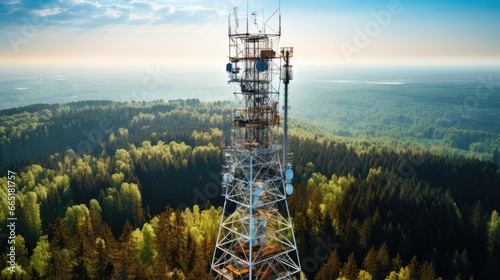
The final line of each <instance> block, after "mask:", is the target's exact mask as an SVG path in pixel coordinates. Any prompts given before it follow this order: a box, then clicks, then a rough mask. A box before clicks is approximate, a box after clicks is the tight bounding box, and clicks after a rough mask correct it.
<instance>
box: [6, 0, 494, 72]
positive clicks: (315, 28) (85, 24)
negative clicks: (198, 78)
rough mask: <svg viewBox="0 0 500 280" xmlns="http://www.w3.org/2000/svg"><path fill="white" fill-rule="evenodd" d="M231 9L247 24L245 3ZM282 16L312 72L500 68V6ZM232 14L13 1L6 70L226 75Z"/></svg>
mask: <svg viewBox="0 0 500 280" xmlns="http://www.w3.org/2000/svg"><path fill="white" fill-rule="evenodd" d="M231 3H232V4H234V5H238V6H240V10H239V11H240V13H241V17H244V16H245V13H244V12H242V11H244V10H245V9H246V1H242V0H232V1H231ZM277 4H278V1H264V0H256V1H250V6H251V7H250V9H251V10H252V11H253V10H254V9H255V10H256V11H257V12H258V14H260V13H261V11H264V13H265V14H266V13H268V11H273V10H274V9H275V8H274V7H276V6H277ZM281 8H282V17H283V36H282V39H281V43H282V45H283V46H284V45H287V46H294V47H295V49H296V51H295V53H296V59H297V61H299V62H301V63H304V64H307V63H310V64H367V63H370V64H373V63H375V64H383V63H389V64H390V63H396V64H419V63H433V64H439V63H445V64H446V63H457V64H460V63H464V64H465V63H468V64H470V63H473V64H474V63H475V64H486V63H490V64H494V63H497V64H500V36H499V35H498V34H499V33H498V32H499V31H498V30H500V1H498V0H495V1H493V0H476V1H473V0H468V1H451V0H443V1H438V0H435V1H426V0H413V1H412V0H383V1H380V0H329V1H324V0H310V1H296V0H293V1H292V0H289V1H287V0H281ZM228 10H229V6H228V1H227V0H223V1H219V0H213V1H208V0H183V1H180V0H163V1H161V0H151V1H150V0H139V1H135V0H127V1H126V0H122V1H100V0H60V1H43V0H41V1H25V0H6V1H2V2H1V3H0V65H9V66H10V65H23V66H30V65H38V66H52V65H80V64H88V65H89V66H91V65H115V64H116V65H127V64H134V63H138V64H141V63H142V64H143V63H145V62H146V63H148V62H151V61H156V62H158V61H161V62H162V63H165V64H167V65H176V66H178V65H185V66H186V67H188V68H192V67H197V68H204V67H208V68H210V67H219V66H218V65H220V64H223V63H224V62H225V59H226V56H227V14H228ZM243 20H244V19H243ZM198 70H199V69H198Z"/></svg>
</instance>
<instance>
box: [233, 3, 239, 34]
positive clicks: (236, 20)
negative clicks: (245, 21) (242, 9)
mask: <svg viewBox="0 0 500 280" xmlns="http://www.w3.org/2000/svg"><path fill="white" fill-rule="evenodd" d="M233 17H234V23H235V24H236V26H235V27H234V32H235V33H236V34H238V27H240V20H239V19H238V7H234V9H233Z"/></svg>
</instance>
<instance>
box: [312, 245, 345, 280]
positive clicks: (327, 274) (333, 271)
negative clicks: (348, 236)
mask: <svg viewBox="0 0 500 280" xmlns="http://www.w3.org/2000/svg"><path fill="white" fill-rule="evenodd" d="M341 267H342V263H341V262H340V259H339V254H338V253H337V249H335V250H334V251H333V252H332V253H331V254H330V257H329V258H328V261H327V262H326V263H325V264H324V265H323V266H322V267H321V269H320V270H319V272H318V273H317V274H316V277H315V278H314V279H315V280H329V279H337V278H338V277H339V275H340V270H341Z"/></svg>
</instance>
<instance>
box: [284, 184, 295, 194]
mask: <svg viewBox="0 0 500 280" xmlns="http://www.w3.org/2000/svg"><path fill="white" fill-rule="evenodd" d="M292 193H293V186H292V184H286V194H288V195H291V194H292Z"/></svg>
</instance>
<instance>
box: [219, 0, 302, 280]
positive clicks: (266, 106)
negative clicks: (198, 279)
mask: <svg viewBox="0 0 500 280" xmlns="http://www.w3.org/2000/svg"><path fill="white" fill-rule="evenodd" d="M267 3H269V2H267ZM249 9H250V4H249V2H248V1H247V11H246V17H247V18H246V24H247V25H246V28H245V31H244V33H241V32H239V30H238V27H239V22H240V19H239V17H240V16H241V14H240V13H239V12H238V8H237V7H234V9H233V10H232V11H233V12H232V14H231V12H230V15H229V17H230V18H229V63H228V64H227V65H226V71H227V72H228V76H229V84H230V85H231V86H232V89H233V95H234V110H233V129H232V135H231V145H230V146H228V147H226V149H225V150H224V151H223V155H224V163H223V168H222V187H223V196H224V197H225V201H224V213H223V216H222V218H221V223H220V226H219V232H218V236H217V242H216V246H215V251H214V255H213V259H212V265H211V268H212V271H213V272H214V273H215V274H216V279H250V280H254V279H293V277H294V276H297V274H298V273H299V272H300V270H301V268H300V262H299V256H298V251H297V245H296V242H295V237H294V233H293V227H292V222H291V219H290V213H289V209H288V204H287V201H286V196H287V195H290V194H291V193H292V191H293V186H292V184H291V183H292V179H293V171H292V169H291V164H285V162H290V161H289V159H288V147H287V146H288V139H287V137H288V124H287V122H288V116H287V115H288V83H289V81H290V80H291V65H290V57H292V55H293V49H292V48H282V50H281V52H280V54H277V52H276V50H277V49H278V44H279V39H280V36H281V11H280V6H279V4H278V8H277V9H276V10H274V12H273V13H271V14H270V15H269V16H267V15H266V16H264V15H263V18H265V19H266V20H265V21H263V22H262V23H260V24H259V23H257V18H258V17H257V12H252V13H251V16H252V20H251V21H250V20H249V17H250V13H249ZM243 16H244V15H243ZM231 17H232V20H231ZM233 21H234V25H233ZM252 24H253V25H252ZM281 60H284V63H285V64H284V66H282V63H281ZM281 80H283V82H284V84H285V114H284V115H285V119H284V131H285V133H284V134H285V135H284V138H281V136H280V130H279V126H280V122H281V117H280V115H279V112H278V108H279V107H278V103H279V101H280V93H279V89H280V83H281ZM282 139H283V141H282ZM282 142H283V143H282ZM282 144H283V145H282Z"/></svg>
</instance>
